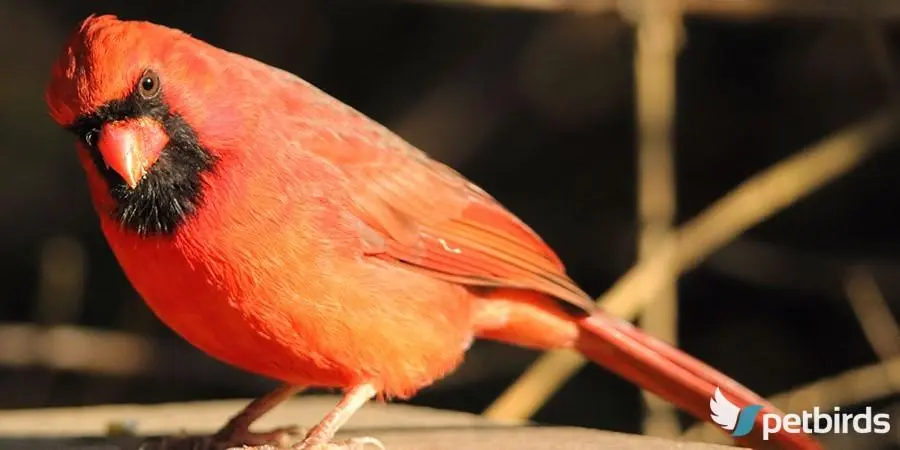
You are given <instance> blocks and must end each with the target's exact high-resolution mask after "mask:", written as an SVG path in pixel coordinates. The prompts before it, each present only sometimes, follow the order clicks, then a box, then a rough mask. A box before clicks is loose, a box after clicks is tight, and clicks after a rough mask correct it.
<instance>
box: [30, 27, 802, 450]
mask: <svg viewBox="0 0 900 450" xmlns="http://www.w3.org/2000/svg"><path fill="white" fill-rule="evenodd" d="M46 101H47V104H48V106H49V111H50V114H51V115H52V117H53V119H54V120H55V121H56V122H58V123H59V124H60V125H61V126H63V127H65V128H66V129H68V130H70V131H72V132H73V133H74V134H76V135H77V136H78V144H77V150H78V156H79V158H80V160H81V163H82V165H83V167H84V170H85V172H86V175H87V180H88V184H89V186H90V193H91V197H92V200H93V204H94V207H95V209H96V211H97V213H98V215H99V218H100V225H101V227H102V229H103V232H104V234H105V236H106V238H107V240H108V242H109V245H110V247H111V248H112V250H113V252H114V253H115V255H116V257H117V259H118V261H119V263H120V264H121V266H122V268H123V270H124V272H125V274H126V275H127V277H128V278H129V280H130V282H131V283H132V284H133V286H134V287H135V289H136V290H137V291H138V293H140V295H141V296H142V297H143V298H144V300H145V301H146V302H147V304H148V305H149V306H150V308H151V309H152V310H153V311H154V312H155V313H156V314H157V315H158V316H159V318H160V319H161V320H162V321H163V322H165V323H166V324H167V325H168V326H169V327H171V328H172V329H173V330H175V331H176V332H177V333H178V334H180V335H181V336H182V337H183V338H184V339H186V340H187V341H189V342H190V343H192V344H193V345H195V346H196V347H198V348H200V349H201V350H203V351H205V352H206V353H208V354H209V355H211V356H213V357H215V358H218V359H220V360H222V361H224V362H226V363H229V364H232V365H234V366H237V367H240V368H242V369H244V370H247V371H250V372H254V373H256V374H260V375H263V376H267V377H270V378H274V379H276V380H280V381H282V382H283V383H284V386H283V387H281V388H279V389H277V390H276V391H275V392H273V393H271V394H268V395H266V396H264V397H262V398H260V399H259V400H256V401H254V402H253V403H251V405H250V406H248V407H247V408H246V409H245V410H244V411H242V412H241V413H239V414H238V415H237V416H235V417H234V418H233V419H232V420H231V421H230V422H229V423H228V425H226V426H225V427H224V428H223V429H222V430H221V431H219V432H218V433H217V434H216V435H214V436H213V438H212V439H211V440H210V442H209V444H210V445H211V446H217V447H219V448H221V447H228V446H238V445H242V444H248V445H251V444H252V445H257V444H263V443H266V442H270V441H272V440H273V439H275V438H276V437H277V436H280V435H281V434H280V432H273V433H252V432H250V431H249V430H248V426H249V425H250V424H251V423H252V422H253V421H254V420H255V419H257V418H258V417H259V416H261V415H262V414H264V413H265V412H266V411H268V410H269V409H271V408H272V407H273V406H275V405H277V404H278V403H279V402H281V401H283V400H284V399H286V398H288V397H290V396H291V395H293V394H294V393H295V392H297V391H298V390H299V389H300V387H301V386H304V387H305V386H316V387H325V388H338V389H341V390H342V391H343V392H344V394H343V398H342V400H341V401H340V402H339V403H338V405H337V406H336V407H335V408H334V410H333V411H332V412H331V413H330V414H328V415H327V416H326V417H325V418H324V419H323V420H322V421H321V422H319V423H318V424H317V425H315V426H314V427H313V428H311V430H310V431H309V432H308V433H307V434H306V435H305V437H304V438H303V439H302V441H301V442H300V443H298V444H296V445H295V447H294V448H296V449H320V448H357V447H360V446H362V445H363V444H365V443H373V444H374V443H377V441H376V440H374V439H372V438H358V439H355V440H350V441H345V442H332V438H333V437H334V434H335V432H336V431H337V430H338V429H339V428H340V427H341V426H342V425H343V424H344V423H345V422H346V421H347V420H348V419H349V418H350V417H351V415H353V413H354V412H355V411H356V410H358V409H359V408H360V407H362V406H363V405H364V404H365V403H366V402H367V401H369V400H370V399H372V398H374V397H376V396H377V397H381V398H390V397H399V398H407V397H409V396H411V395H413V394H414V393H415V392H416V391H418V390H419V389H421V388H423V387H425V386H428V385H430V384H431V383H433V382H434V381H435V380H438V379H440V378H441V377H443V376H445V375H447V374H448V373H449V372H451V371H452V370H454V369H455V368H456V367H457V365H458V364H460V362H461V360H462V357H463V354H464V353H465V351H466V349H468V348H469V346H470V344H471V343H472V341H473V339H475V338H487V339H494V340H498V341H504V342H507V343H512V344H515V345H520V346H525V347H530V348H535V349H558V348H571V349H576V350H578V351H580V352H581V353H583V354H584V355H585V356H586V357H588V358H590V359H591V360H593V361H594V362H596V363H598V364H600V365H602V366H604V367H606V368H608V369H609V370H611V371H613V372H615V373H617V374H619V375H620V376H622V377H624V378H626V379H629V380H631V381H633V382H635V383H637V384H638V385H640V386H641V387H643V388H645V389H648V390H650V391H652V392H654V393H656V394H658V395H660V396H662V397H664V398H666V399H668V400H669V401H671V402H673V403H675V404H676V405H677V406H679V407H681V408H683V409H685V410H687V411H688V412H690V413H692V414H693V415H695V416H697V417H698V418H700V419H703V420H709V415H710V410H709V402H710V398H711V396H712V395H713V392H714V391H715V388H716V387H717V386H718V387H719V388H720V389H721V390H722V391H723V392H724V393H725V394H726V395H727V396H728V397H729V398H730V399H731V400H732V401H734V402H735V403H737V404H738V405H739V406H743V405H747V404H762V405H765V407H764V409H763V411H762V412H769V413H778V411H777V410H776V409H775V408H774V407H773V406H771V405H769V404H768V403H766V402H765V401H764V400H763V399H761V398H759V397H758V396H756V395H754V394H753V393H751V392H750V391H749V390H747V389H746V388H744V387H742V386H741V385H739V384H738V383H737V382H735V381H733V380H731V379H730V378H728V377H727V376H725V375H723V374H721V373H719V372H717V371H716V370H714V369H712V368H710V367H708V366H706V365H705V364H703V363H701V362H699V361H698V360H696V359H694V358H692V357H690V356H688V355H686V354H685V353H682V352H681V351H679V350H677V349H675V348H673V347H671V346H669V345H667V344H664V343H662V342H661V341H658V340H656V339H653V338H652V337H649V336H647V335H645V334H643V333H641V332H640V331H638V330H637V329H635V328H634V327H632V325H630V324H629V323H627V322H624V321H620V320H618V319H616V318H613V317H611V316H608V315H606V314H604V313H603V312H601V311H600V310H598V309H597V308H596V307H595V305H594V304H593V302H592V301H591V298H590V297H589V296H588V295H587V294H585V293H584V292H583V291H582V290H581V289H579V287H578V286H577V285H576V284H575V283H574V282H573V281H572V280H571V279H570V278H569V277H568V276H567V275H566V273H565V269H564V267H563V265H562V263H561V262H560V260H559V259H558V258H557V257H556V256H555V254H554V253H553V251H552V250H551V249H550V248H549V247H548V246H547V245H546V244H545V243H544V242H543V241H542V240H541V239H540V238H539V237H538V236H537V234H535V233H534V232H533V231H532V230H531V229H530V228H529V227H528V226H526V225H525V224H524V223H522V222H521V221H520V220H519V219H517V218H516V217H515V216H514V215H513V214H512V213H510V212H509V211H507V210H506V209H505V208H504V207H503V206H501V205H500V204H499V203H498V202H497V201H496V200H494V199H493V198H492V197H491V196H490V195H488V194H487V193H486V192H484V191H483V190H481V189H479V188H478V187H477V186H475V185H474V184H472V183H471V182H469V181H468V180H466V179H465V178H463V177H462V176H461V175H460V174H458V173H456V172H454V171H453V170H452V169H450V168H448V167H447V166H444V165H442V164H440V163H438V162H436V161H434V160H432V159H429V158H428V157H427V156H426V154H425V153H423V152H422V151H420V150H418V149H416V148H414V147H413V146H412V145H410V144H408V143H407V142H405V141H404V140H402V139H401V138H400V137H398V136H396V135H395V134H393V133H391V132H390V131H389V130H387V129H386V128H384V127H382V126H381V125H379V124H378V123H376V122H375V121H373V120H371V119H369V118H368V117H366V116H364V115H363V114H361V113H359V112H357V111H356V110H354V109H352V108H350V107H349V106H347V105H345V104H343V103H341V102H340V101H338V100H336V99H334V98H332V97H330V96H329V95H327V94H326V93H324V92H322V91H321V90H319V89H317V88H316V87H314V86H312V85H310V84H309V83H307V82H305V81H304V80H302V79H300V78H298V77H296V76H294V75H292V74H290V73H287V72H285V71H282V70H279V69H276V68H274V67H270V66H268V65H265V64H263V63H261V62H259V61H256V60H253V59H250V58H247V57H244V56H241V55H238V54H234V53H230V52H228V51H225V50H222V49H219V48H216V47H214V46H212V45H209V44H207V43H205V42H203V41H200V40H198V39H195V38H192V37H190V36H188V35H187V34H185V33H183V32H181V31H179V30H175V29H171V28H167V27H164V26H160V25H156V24H152V23H149V22H141V21H122V20H119V19H117V18H116V17H115V16H110V15H104V16H90V17H88V18H87V19H86V20H85V21H84V22H83V23H82V24H81V25H80V26H79V27H78V28H77V29H76V30H75V32H74V33H73V35H72V36H71V38H70V40H69V41H68V43H67V45H66V46H65V48H64V50H63V51H62V53H61V55H60V56H59V58H58V60H57V61H56V62H55V65H54V66H53V69H52V80H51V82H50V85H49V87H48V89H47V92H46ZM761 417H762V414H759V415H757V426H756V427H755V429H754V433H753V434H752V435H751V436H750V437H751V438H752V439H751V440H748V441H745V442H748V443H751V444H753V445H759V446H763V445H770V444H776V445H778V446H780V448H783V449H818V448H820V447H819V445H818V444H817V443H816V441H815V440H814V439H812V438H811V437H808V436H806V435H803V434H789V433H783V432H781V433H776V434H774V435H771V436H770V440H769V441H766V442H763V440H762V438H761V433H760V429H761V427H760V426H759V425H760V423H761V420H762V419H761ZM276 431H279V430H276Z"/></svg>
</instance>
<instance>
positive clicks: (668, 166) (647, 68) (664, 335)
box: [629, 0, 682, 437]
mask: <svg viewBox="0 0 900 450" xmlns="http://www.w3.org/2000/svg"><path fill="white" fill-rule="evenodd" d="M629 15H630V16H631V17H630V18H631V19H632V20H633V21H634V22H635V24H636V25H637V50H636V52H637V53H636V57H635V61H634V73H635V77H636V82H635V99H636V103H637V121H638V128H639V130H638V149H637V150H638V151H637V153H638V164H637V166H638V174H637V180H638V186H637V192H638V195H637V202H638V204H637V210H638V214H639V216H640V217H639V228H640V229H639V230H638V235H639V240H638V258H639V259H640V260H645V259H647V258H652V257H653V255H655V254H656V252H657V251H659V248H660V246H661V245H663V244H664V243H665V241H666V239H668V238H669V236H670V235H671V233H672V227H673V224H674V221H675V214H676V208H677V206H676V203H677V202H676V183H675V163H674V158H675V157H674V152H675V150H674V140H673V134H674V122H675V79H676V60H677V55H678V47H679V42H680V40H681V27H682V24H681V16H680V13H679V11H678V2H677V0H640V1H635V2H634V4H633V5H632V9H631V10H630V11H629ZM667 275H668V276H667V279H666V280H662V281H661V285H662V287H661V289H660V292H659V295H658V296H657V297H656V298H655V299H654V300H653V303H652V304H653V307H652V308H647V309H646V310H644V313H643V314H642V315H641V320H640V323H641V326H642V327H643V328H644V329H645V330H646V331H647V332H648V333H649V334H651V335H653V336H655V337H657V338H659V339H661V340H662V341H664V342H668V343H670V344H672V345H676V343H677V340H678V277H677V275H676V274H675V273H672V272H670V273H668V274H667ZM643 396H644V401H645V402H646V404H647V414H646V416H645V418H644V434H648V435H651V436H664V437H674V436H678V435H679V434H680V433H681V425H680V424H679V422H678V416H677V415H676V414H675V409H674V408H673V407H672V405H671V404H669V403H668V402H666V401H664V400H663V399H661V398H659V397H657V396H656V395H653V394H652V393H650V392H648V391H643Z"/></svg>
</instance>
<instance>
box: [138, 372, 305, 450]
mask: <svg viewBox="0 0 900 450" xmlns="http://www.w3.org/2000/svg"><path fill="white" fill-rule="evenodd" d="M302 390H303V387H302V386H292V385H288V384H284V385H281V386H279V387H278V388H277V389H275V390H273V391H272V392H269V393H268V394H266V395H263V396H262V397H259V398H257V399H255V400H253V401H252V402H250V403H249V404H248V405H247V406H246V407H244V409H242V410H241V411H240V412H239V413H237V414H236V415H235V416H234V417H232V418H231V419H230V420H229V421H228V423H226V424H225V425H224V426H223V427H222V428H221V429H219V431H217V432H216V433H215V434H212V435H210V436H186V437H165V438H163V439H162V440H161V441H159V442H157V443H149V442H148V443H145V444H144V445H143V446H142V447H141V449H142V450H224V449H228V448H232V447H243V446H260V445H266V446H276V447H280V448H289V447H290V444H291V439H292V437H294V436H298V435H300V434H301V433H302V432H301V431H300V429H299V428H298V427H283V428H277V429H275V430H270V431H267V432H262V433H254V432H251V431H250V425H252V424H253V422H255V421H256V420H257V419H259V418H260V417H262V416H263V415H264V414H266V413H267V412H269V411H271V410H272V408H274V407H276V406H278V405H279V404H281V403H282V402H284V401H285V400H287V399H289V398H290V397H292V396H293V395H294V394H296V393H298V392H300V391H302Z"/></svg>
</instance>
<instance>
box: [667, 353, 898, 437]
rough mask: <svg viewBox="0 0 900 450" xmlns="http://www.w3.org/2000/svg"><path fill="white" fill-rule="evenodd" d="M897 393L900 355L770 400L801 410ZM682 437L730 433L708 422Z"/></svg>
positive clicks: (784, 408) (851, 402) (782, 405)
mask: <svg viewBox="0 0 900 450" xmlns="http://www.w3.org/2000/svg"><path fill="white" fill-rule="evenodd" d="M898 392H900V357H895V358H892V359H889V360H887V361H883V362H880V363H877V364H872V365H869V366H865V367H860V368H856V369H851V370H848V371H846V372H844V373H842V374H839V375H836V376H834V377H829V378H826V379H823V380H820V381H816V382H813V383H810V384H807V385H805V386H801V387H798V388H795V389H791V390H790V391H788V392H785V393H782V394H778V395H776V396H774V397H771V398H769V400H770V401H771V402H772V403H773V404H774V405H775V406H777V407H779V408H780V409H782V410H784V411H800V410H802V409H811V408H812V407H814V406H818V407H819V408H824V409H828V408H831V407H833V406H839V405H853V404H861V403H868V402H871V401H873V400H877V399H880V398H884V397H887V396H889V395H893V394H896V393H898ZM682 437H683V438H685V439H687V440H690V441H702V442H711V443H712V442H719V443H726V442H728V435H727V434H724V433H722V431H721V430H720V429H718V428H717V427H715V426H712V425H709V424H706V423H698V424H696V425H694V426H693V427H691V428H690V429H688V430H687V431H686V432H685V433H684V434H683V435H682Z"/></svg>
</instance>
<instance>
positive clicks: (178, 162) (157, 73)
mask: <svg viewBox="0 0 900 450" xmlns="http://www.w3.org/2000/svg"><path fill="white" fill-rule="evenodd" d="M211 48H213V47H211V46H208V45H207V44H204V43H202V42H201V41H199V40H196V39H193V38H191V37H189V36H188V35H186V34H185V33H183V32H181V31H178V30H175V29H171V28H167V27H164V26H160V25H156V24H152V23H149V22H138V21H122V20H118V19H117V18H116V17H114V16H108V15H107V16H91V17H88V18H87V19H86V20H85V21H84V22H82V23H81V25H80V26H79V27H78V28H77V29H76V30H75V32H74V33H73V34H72V36H71V37H70V38H69V41H68V43H67V44H66V46H65V47H64V49H63V51H62V53H61V54H60V56H59V58H58V59H57V60H56V63H55V64H54V66H53V69H52V75H51V81H50V84H49V86H48V88H47V91H46V101H47V105H48V107H49V110H50V115H51V116H52V117H53V119H54V120H55V121H56V122H57V123H58V124H59V125H61V126H62V127H65V128H66V129H68V130H70V131H72V132H73V133H74V134H75V135H76V136H77V138H78V144H77V147H78V152H79V156H80V158H81V160H82V163H83V165H84V166H85V170H86V171H87V172H88V178H89V180H90V181H91V183H92V185H94V186H92V187H93V188H97V189H100V188H102V190H105V191H106V192H107V193H108V194H109V199H110V200H111V202H110V204H109V209H110V211H108V213H110V214H111V215H112V216H113V217H114V218H115V219H117V220H118V221H119V222H120V223H121V224H122V225H124V226H125V227H126V228H130V229H132V230H134V231H137V232H138V233H140V234H156V233H167V232H171V231H173V230H174V229H175V228H176V227H177V226H178V225H179V224H180V223H181V222H182V221H183V220H184V219H185V218H186V217H187V216H189V215H190V214H191V213H192V212H193V211H194V210H195V209H196V208H197V207H198V205H199V202H200V200H201V197H202V190H203V180H202V175H203V173H204V172H208V171H211V170H212V169H213V168H214V166H215V164H216V160H217V155H215V154H214V153H212V152H211V151H210V148H212V147H211V146H210V145H208V144H209V142H206V144H207V145H203V144H204V138H203V137H202V136H199V135H198V132H197V130H198V129H200V128H203V127H206V129H216V128H214V127H213V126H215V127H217V128H218V129H221V128H223V127H224V126H226V125H227V124H225V123H224V121H223V118H222V117H219V118H215V117H212V116H211V115H209V113H207V111H208V110H209V109H213V110H215V109H216V108H215V106H214V102H215V96H212V95H210V93H211V92H213V91H215V90H217V88H218V87H217V86H216V85H215V83H216V81H215V78H216V77H214V76H210V74H212V73H213V72H214V68H213V67H210V64H211V63H210V62H209V61H208V59H209V58H203V56H202V52H201V51H200V50H208V49H211ZM220 97H221V96H220ZM198 105H205V106H207V107H208V108H200V107H198ZM220 110H221V109H220ZM225 119H227V117H225ZM215 121H218V124H214V123H210V122H215ZM97 185H102V186H99V187H98V186H97Z"/></svg>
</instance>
